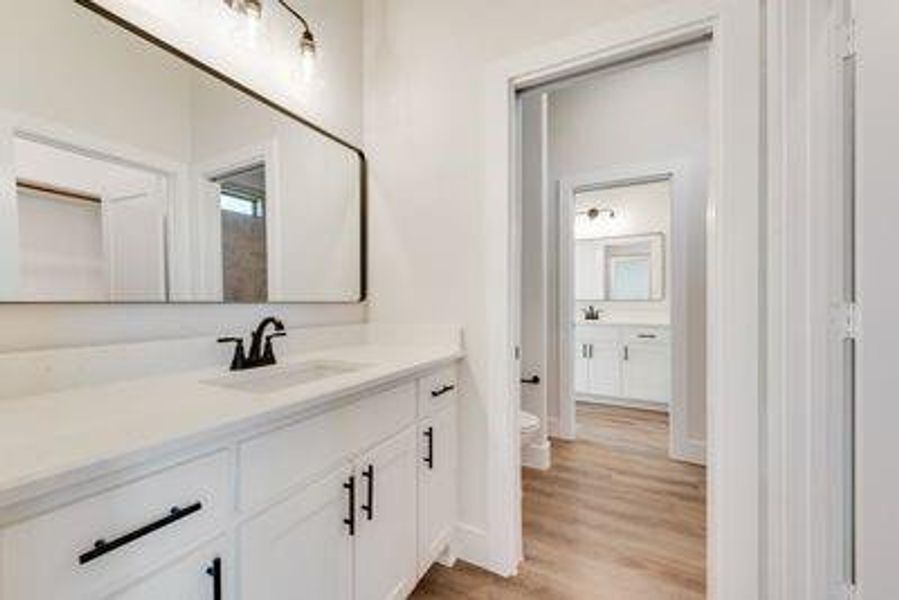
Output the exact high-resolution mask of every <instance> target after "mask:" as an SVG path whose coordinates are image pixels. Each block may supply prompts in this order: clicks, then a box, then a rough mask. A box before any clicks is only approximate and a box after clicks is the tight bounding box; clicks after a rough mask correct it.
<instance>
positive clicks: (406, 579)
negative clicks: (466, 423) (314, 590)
mask: <svg viewBox="0 0 899 600" xmlns="http://www.w3.org/2000/svg"><path fill="white" fill-rule="evenodd" d="M418 460H419V458H418V434H417V428H416V427H410V428H408V429H407V430H406V431H404V432H403V433H401V434H399V435H398V436H396V437H394V438H392V439H391V440H388V441H387V442H385V443H383V444H381V445H380V446H378V447H377V448H375V449H374V450H372V451H371V452H370V453H369V454H368V455H366V456H365V457H363V458H362V459H360V460H359V461H358V463H357V467H356V505H357V511H356V521H357V524H358V527H357V529H356V537H355V540H356V559H355V570H356V577H355V590H356V593H355V600H387V599H388V598H397V599H399V598H405V597H406V596H407V595H408V594H409V593H410V592H411V591H412V590H413V588H414V587H415V583H416V581H417V579H418V577H417V574H418V568H417V540H418V538H417V535H416V531H417V523H416V493H417V473H418ZM250 597H252V598H266V599H268V598H272V596H250ZM315 597H317V598H331V597H332V596H329V595H327V594H319V595H317V596H315Z"/></svg>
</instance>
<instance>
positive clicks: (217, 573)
mask: <svg viewBox="0 0 899 600" xmlns="http://www.w3.org/2000/svg"><path fill="white" fill-rule="evenodd" d="M206 574H207V575H209V576H210V577H212V598H213V600H222V559H221V558H215V559H213V561H212V565H210V566H209V568H207V569H206Z"/></svg>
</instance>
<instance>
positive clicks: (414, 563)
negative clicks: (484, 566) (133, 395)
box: [0, 366, 457, 600]
mask: <svg viewBox="0 0 899 600" xmlns="http://www.w3.org/2000/svg"><path fill="white" fill-rule="evenodd" d="M456 404H457V397H456V374H455V367H452V366H451V367H446V368H440V369H435V370H434V371H433V372H430V373H427V372H426V373H425V374H424V375H423V376H420V377H419V378H418V379H407V380H405V381H402V380H400V381H398V382H396V383H394V384H392V385H389V384H388V385H387V387H386V389H384V384H382V385H381V388H380V389H377V390H375V391H374V392H371V393H365V392H360V391H358V390H355V391H354V392H353V395H352V396H351V397H349V398H346V399H339V398H338V399H336V400H333V401H328V402H327V404H325V405H323V406H321V407H319V408H317V409H314V410H312V411H307V414H305V415H300V416H297V417H295V418H294V419H293V420H291V419H290V418H289V417H286V418H285V417H281V419H280V420H278V421H275V422H274V423H272V424H270V425H268V426H266V425H264V424H256V425H254V426H253V428H252V429H251V430H249V431H244V432H243V433H240V432H239V431H238V432H236V433H234V434H233V436H231V437H228V436H226V437H225V438H219V440H218V441H217V442H215V443H213V444H211V445H210V446H209V447H206V448H204V447H195V448H193V449H191V450H189V451H187V450H183V451H182V452H186V453H187V455H186V456H185V458H184V459H183V460H181V461H178V460H176V459H173V458H172V457H171V456H169V458H168V459H167V461H168V462H167V463H166V464H163V465H160V466H159V467H158V468H156V469H154V466H153V465H152V464H149V465H142V466H141V467H140V468H139V469H138V468H136V469H135V475H134V476H133V477H129V476H128V473H127V472H124V473H123V472H118V473H115V474H113V475H111V477H114V479H111V480H109V481H106V480H103V478H101V480H102V481H101V483H100V484H97V485H98V486H99V487H97V488H96V489H95V488H93V487H92V486H94V484H95V482H82V483H79V484H77V485H76V487H75V488H74V489H73V490H69V489H64V490H61V491H59V492H56V493H58V494H59V498H58V499H57V498H53V497H50V498H46V497H45V498H42V499H41V502H40V503H38V504H35V505H34V508H31V507H30V506H29V505H28V504H25V505H22V506H17V507H14V509H15V510H14V511H12V512H10V510H9V509H8V508H7V509H6V513H5V514H4V513H0V518H2V519H3V520H2V521H0V522H3V523H4V524H5V525H4V527H3V528H0V598H2V600H96V599H99V598H103V599H122V600H151V599H152V600H160V599H162V598H165V599H166V600H168V599H173V600H259V599H265V600H279V599H284V600H288V599H293V598H298V597H304V598H305V597H308V598H322V599H328V600H332V599H333V600H386V599H388V598H402V597H405V596H406V595H408V594H409V593H410V592H411V591H412V590H413V589H414V587H415V585H416V583H417V581H418V579H419V577H420V576H421V575H423V574H424V572H425V571H426V570H427V569H428V567H429V566H430V565H431V564H432V563H433V561H434V560H436V559H437V558H439V557H441V556H445V555H449V556H452V554H453V552H452V551H451V549H450V548H451V545H452V543H453V534H454V532H455V528H456V495H457V490H456V488H457V482H456V452H457V440H456V435H457V428H456V412H457V408H456ZM310 412H311V414H310ZM29 511H30V514H29ZM18 514H21V515H22V516H19V517H16V516H15V515H18ZM10 515H13V516H10Z"/></svg>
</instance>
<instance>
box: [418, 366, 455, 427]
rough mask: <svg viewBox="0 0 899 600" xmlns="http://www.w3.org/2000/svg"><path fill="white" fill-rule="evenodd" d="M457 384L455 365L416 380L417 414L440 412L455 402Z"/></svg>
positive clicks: (424, 414)
mask: <svg viewBox="0 0 899 600" xmlns="http://www.w3.org/2000/svg"><path fill="white" fill-rule="evenodd" d="M458 394H459V382H458V377H457V374H456V367H455V365H452V366H449V367H444V368H443V369H440V370H439V371H435V372H434V373H431V374H429V375H425V376H424V377H422V378H421V379H419V380H418V414H419V415H420V416H426V415H431V414H434V413H435V412H438V411H441V410H443V409H444V408H446V407H447V406H449V405H450V404H453V403H454V402H455V401H456V398H457V396H458Z"/></svg>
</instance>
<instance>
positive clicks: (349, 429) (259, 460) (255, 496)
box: [239, 383, 415, 509]
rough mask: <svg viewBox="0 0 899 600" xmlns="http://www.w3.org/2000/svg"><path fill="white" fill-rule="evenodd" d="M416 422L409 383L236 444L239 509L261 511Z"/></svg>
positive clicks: (413, 395)
mask: <svg viewBox="0 0 899 600" xmlns="http://www.w3.org/2000/svg"><path fill="white" fill-rule="evenodd" d="M414 421H415V384H414V383H409V384H406V385H403V386H401V387H397V388H394V389H391V390H388V391H386V392H382V393H380V394H376V395H374V396H371V397H369V398H363V399H361V400H358V401H356V402H354V403H352V404H349V405H347V406H344V407H342V408H339V409H337V410H334V411H331V412H327V413H324V414H322V415H318V416H316V417H312V418H310V419H306V420H304V421H300V422H299V423H295V424H293V425H288V426H287V427H283V428H281V429H278V430H275V431H271V432H268V433H264V434H262V435H260V436H258V437H255V438H253V439H250V440H247V441H245V442H243V443H242V444H241V445H240V449H239V463H240V498H239V500H240V506H241V508H242V509H247V508H250V507H256V506H260V505H262V504H263V503H265V502H266V501H270V500H271V499H273V498H274V497H276V496H277V495H279V494H282V493H284V492H286V491H288V490H289V489H291V488H292V487H294V486H296V485H298V484H301V483H303V482H304V481H308V480H309V479H310V478H312V477H314V476H315V475H318V474H320V473H322V472H323V471H324V470H325V469H327V468H329V467H330V466H332V465H334V464H336V463H338V462H339V461H341V460H343V459H346V458H348V457H350V456H351V455H352V454H354V453H357V452H361V451H362V450H364V449H366V448H368V447H370V446H372V445H374V444H376V443H378V442H379V441H381V440H383V439H386V438H388V437H390V436H391V435H394V434H395V433H397V432H399V431H401V430H402V429H403V428H404V427H406V426H407V425H409V424H411V423H412V422H414Z"/></svg>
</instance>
